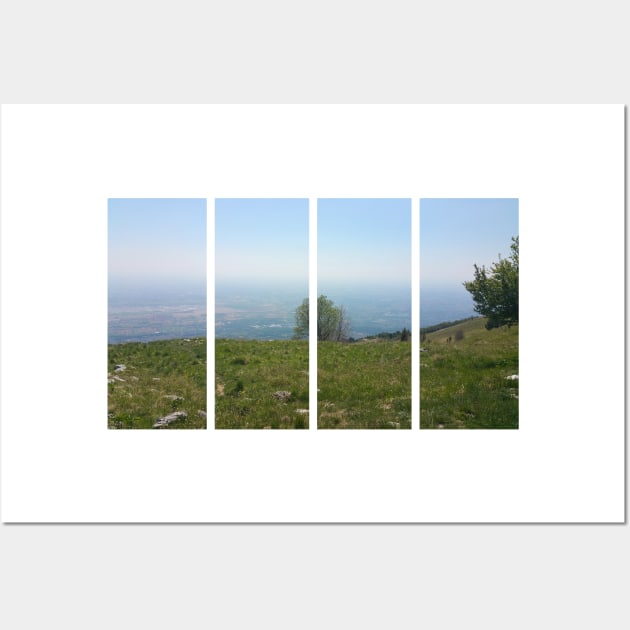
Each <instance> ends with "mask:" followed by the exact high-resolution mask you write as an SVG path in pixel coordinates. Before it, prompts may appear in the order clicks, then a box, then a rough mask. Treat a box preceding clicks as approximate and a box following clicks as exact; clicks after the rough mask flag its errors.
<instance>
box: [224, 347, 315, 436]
mask: <svg viewBox="0 0 630 630" xmlns="http://www.w3.org/2000/svg"><path fill="white" fill-rule="evenodd" d="M215 353H216V354H215V367H216V383H215V386H216V390H215V394H216V398H215V427H216V428H217V429H306V428H308V407H309V405H308V403H309V393H308V341H297V340H287V341H253V340H237V339H217V340H216V342H215Z"/></svg>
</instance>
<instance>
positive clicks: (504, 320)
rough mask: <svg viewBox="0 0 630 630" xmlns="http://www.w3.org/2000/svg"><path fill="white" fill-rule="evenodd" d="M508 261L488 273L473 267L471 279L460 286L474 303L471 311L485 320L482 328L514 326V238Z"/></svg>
mask: <svg viewBox="0 0 630 630" xmlns="http://www.w3.org/2000/svg"><path fill="white" fill-rule="evenodd" d="M510 249H511V250H512V253H511V255H510V256H509V257H508V258H501V255H500V254H499V261H498V262H495V263H493V264H492V266H491V267H490V269H489V270H487V269H486V268H485V267H484V266H482V267H478V266H477V265H475V279H474V280H472V281H470V282H464V286H465V287H466V290H467V291H468V292H469V293H470V294H471V295H472V297H473V301H474V302H475V311H476V312H477V313H479V314H480V315H483V316H484V317H487V318H488V322H487V323H486V328H487V329H488V330H490V329H491V328H498V327H499V326H504V325H505V324H507V325H508V326H512V324H518V236H515V237H512V245H511V246H510Z"/></svg>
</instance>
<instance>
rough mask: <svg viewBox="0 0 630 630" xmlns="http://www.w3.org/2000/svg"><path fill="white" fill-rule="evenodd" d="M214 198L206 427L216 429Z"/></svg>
mask: <svg viewBox="0 0 630 630" xmlns="http://www.w3.org/2000/svg"><path fill="white" fill-rule="evenodd" d="M214 204H215V200H214V198H210V199H206V291H207V293H206V344H207V345H206V356H207V359H206V361H207V365H206V379H207V381H206V386H207V390H208V391H207V400H208V408H207V410H206V418H207V420H206V429H209V430H214V428H215V424H216V420H215V408H214V405H215V402H216V401H215V373H216V370H215V364H214V360H215V352H214V340H215V337H216V327H215V320H214V317H215V315H214V312H215V294H214V290H215V281H214V280H215V278H214V273H215V264H214V252H215V246H214V234H215V230H214V216H215V213H214Z"/></svg>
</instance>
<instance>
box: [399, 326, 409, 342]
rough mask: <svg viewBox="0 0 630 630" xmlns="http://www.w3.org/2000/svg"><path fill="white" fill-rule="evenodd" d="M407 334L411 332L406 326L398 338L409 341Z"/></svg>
mask: <svg viewBox="0 0 630 630" xmlns="http://www.w3.org/2000/svg"><path fill="white" fill-rule="evenodd" d="M409 335H411V333H410V332H409V331H408V330H407V329H406V328H403V329H402V332H401V333H400V340H401V341H409Z"/></svg>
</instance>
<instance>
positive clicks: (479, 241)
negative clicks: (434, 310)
mask: <svg viewBox="0 0 630 630" xmlns="http://www.w3.org/2000/svg"><path fill="white" fill-rule="evenodd" d="M513 236H518V199H421V200H420V286H427V287H428V286H445V287H446V286H452V287H457V286H461V283H462V282H465V281H467V280H472V279H473V277H474V272H475V270H474V266H473V265H475V264H477V265H478V266H482V265H485V266H486V267H489V266H490V265H491V264H492V263H493V262H495V261H497V260H498V259H499V256H498V255H499V254H501V256H502V257H503V258H507V257H508V256H509V255H510V253H511V252H510V245H511V243H512V237H513Z"/></svg>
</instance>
